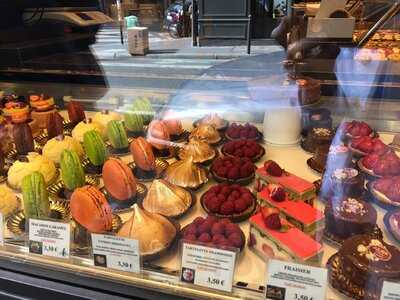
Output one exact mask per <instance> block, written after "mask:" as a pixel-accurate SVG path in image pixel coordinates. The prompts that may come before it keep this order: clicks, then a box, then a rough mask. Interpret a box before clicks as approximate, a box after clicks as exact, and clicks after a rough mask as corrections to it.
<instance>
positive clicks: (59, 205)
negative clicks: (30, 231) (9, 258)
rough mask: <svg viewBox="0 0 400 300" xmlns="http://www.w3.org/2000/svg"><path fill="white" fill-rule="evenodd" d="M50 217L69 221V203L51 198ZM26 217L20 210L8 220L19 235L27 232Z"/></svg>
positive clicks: (11, 229)
mask: <svg viewBox="0 0 400 300" xmlns="http://www.w3.org/2000/svg"><path fill="white" fill-rule="evenodd" d="M49 218H50V219H55V220H62V221H69V218H70V208H69V203H68V202H65V201H58V200H55V201H54V200H50V214H49ZM26 225H27V224H26V218H25V213H24V211H23V210H20V211H18V212H16V213H14V214H12V215H11V216H10V218H9V219H8V220H7V228H8V230H10V232H12V233H13V234H15V235H17V236H23V235H24V234H26Z"/></svg>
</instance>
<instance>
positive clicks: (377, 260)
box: [338, 235, 400, 296]
mask: <svg viewBox="0 0 400 300" xmlns="http://www.w3.org/2000/svg"><path fill="white" fill-rule="evenodd" d="M338 257H339V260H340V264H339V265H340V269H341V270H340V272H341V273H342V274H343V275H344V276H345V277H346V279H347V280H349V281H350V282H351V284H353V285H355V286H358V287H359V288H360V289H361V290H364V291H365V292H366V293H373V294H375V295H377V296H379V294H380V288H381V284H382V282H383V280H395V281H396V280H399V279H400V251H399V249H398V248H396V247H394V246H392V245H389V244H387V243H385V242H384V241H382V240H379V239H376V238H374V237H371V236H370V235H356V236H353V237H351V238H349V239H347V240H346V241H345V242H344V243H343V246H342V248H341V249H340V250H339V252H338Z"/></svg>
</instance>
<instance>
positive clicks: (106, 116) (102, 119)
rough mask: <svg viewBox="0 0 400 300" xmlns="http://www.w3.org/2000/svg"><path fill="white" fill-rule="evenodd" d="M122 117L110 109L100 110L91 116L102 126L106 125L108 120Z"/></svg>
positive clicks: (119, 119)
mask: <svg viewBox="0 0 400 300" xmlns="http://www.w3.org/2000/svg"><path fill="white" fill-rule="evenodd" d="M121 120H122V117H121V115H120V114H118V113H116V112H112V111H108V110H105V111H101V112H97V113H96V114H95V115H94V117H93V122H94V123H98V124H101V125H103V127H107V125H108V123H109V122H110V121H121Z"/></svg>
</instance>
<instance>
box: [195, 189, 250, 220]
mask: <svg viewBox="0 0 400 300" xmlns="http://www.w3.org/2000/svg"><path fill="white" fill-rule="evenodd" d="M200 201H201V204H202V206H203V208H204V210H205V211H206V212H207V213H208V214H211V215H214V216H216V217H220V218H229V219H230V220H231V221H233V222H235V221H237V222H240V221H243V220H245V219H247V218H248V217H249V216H250V215H251V214H252V213H253V212H254V210H255V206H256V201H255V197H254V195H253V194H252V193H251V192H250V190H249V189H247V188H245V187H242V186H240V185H238V184H228V183H220V184H217V185H214V186H212V187H211V188H210V189H209V190H208V191H207V192H205V193H204V194H203V195H202V196H201V200H200Z"/></svg>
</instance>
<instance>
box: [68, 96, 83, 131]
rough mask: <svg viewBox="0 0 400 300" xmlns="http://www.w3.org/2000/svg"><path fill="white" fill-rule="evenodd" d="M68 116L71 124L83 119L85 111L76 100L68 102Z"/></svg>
mask: <svg viewBox="0 0 400 300" xmlns="http://www.w3.org/2000/svg"><path fill="white" fill-rule="evenodd" d="M68 117H69V120H70V122H71V124H72V125H73V126H75V125H76V124H78V123H79V122H82V121H83V120H85V118H86V116H85V111H84V109H83V106H82V105H81V104H80V103H79V102H76V101H71V102H70V103H69V104H68Z"/></svg>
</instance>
